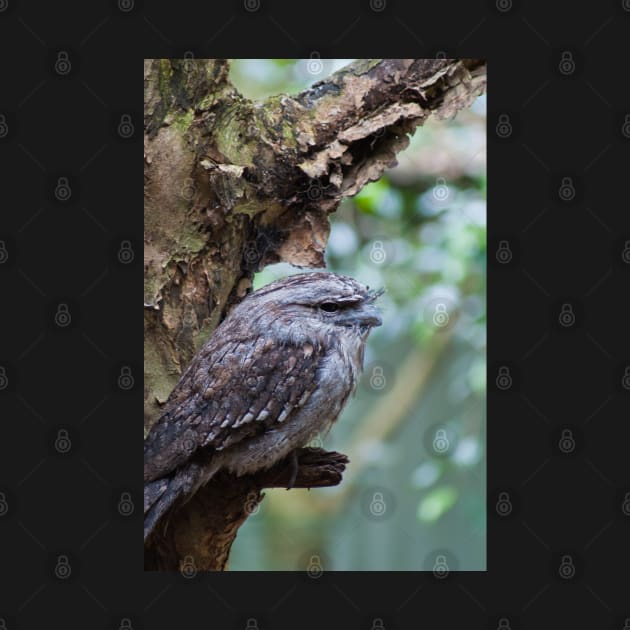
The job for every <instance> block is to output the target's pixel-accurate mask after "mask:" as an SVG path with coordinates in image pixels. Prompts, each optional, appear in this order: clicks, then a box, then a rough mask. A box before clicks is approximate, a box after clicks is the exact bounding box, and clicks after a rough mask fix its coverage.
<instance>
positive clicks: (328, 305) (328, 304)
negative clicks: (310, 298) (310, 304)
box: [319, 302, 339, 313]
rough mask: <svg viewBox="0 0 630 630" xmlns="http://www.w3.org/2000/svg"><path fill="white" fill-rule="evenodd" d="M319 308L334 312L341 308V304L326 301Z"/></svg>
mask: <svg viewBox="0 0 630 630" xmlns="http://www.w3.org/2000/svg"><path fill="white" fill-rule="evenodd" d="M319 308H321V309H322V311H326V312H327V313H334V312H335V311H338V310H339V304H335V303H334V302H324V303H323V304H320V305H319Z"/></svg>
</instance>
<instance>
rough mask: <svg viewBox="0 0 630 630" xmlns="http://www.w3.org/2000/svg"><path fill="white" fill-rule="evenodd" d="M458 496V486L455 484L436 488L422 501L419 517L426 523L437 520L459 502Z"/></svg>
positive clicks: (419, 506) (418, 511)
mask: <svg viewBox="0 0 630 630" xmlns="http://www.w3.org/2000/svg"><path fill="white" fill-rule="evenodd" d="M457 497H458V492H457V488H454V487H453V486H440V487H439V488H435V489H434V490H432V491H431V492H429V494H427V496H426V497H424V499H422V501H420V504H419V505H418V510H417V515H418V518H419V519H420V520H421V521H424V522H425V523H431V522H433V521H437V520H438V519H439V518H440V517H441V516H443V515H444V514H445V513H446V512H448V510H450V509H451V508H452V507H453V506H454V505H455V503H457Z"/></svg>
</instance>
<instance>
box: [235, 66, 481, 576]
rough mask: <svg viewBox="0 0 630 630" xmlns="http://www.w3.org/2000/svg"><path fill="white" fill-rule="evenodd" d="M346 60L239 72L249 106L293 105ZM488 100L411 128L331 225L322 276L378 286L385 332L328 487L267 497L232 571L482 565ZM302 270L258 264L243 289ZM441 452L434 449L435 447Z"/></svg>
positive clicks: (245, 530)
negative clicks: (265, 101)
mask: <svg viewBox="0 0 630 630" xmlns="http://www.w3.org/2000/svg"><path fill="white" fill-rule="evenodd" d="M349 61H350V60H322V64H321V65H322V70H321V76H319V77H318V76H313V75H312V73H309V71H308V62H309V60H237V61H234V62H233V66H232V75H233V78H234V80H235V83H236V85H237V87H239V89H241V91H243V93H244V94H245V95H246V96H249V97H250V98H264V97H266V96H269V95H271V94H276V93H279V92H295V91H298V90H301V89H304V88H305V87H306V86H308V85H309V84H310V83H312V82H314V81H315V80H317V79H319V78H323V77H325V76H326V75H327V74H329V73H330V72H331V71H334V70H335V69H337V68H339V67H341V66H343V65H344V64H345V63H347V62H349ZM485 138H486V111H485V97H480V98H479V99H477V101H476V102H475V103H474V104H473V106H472V107H471V108H470V109H469V110H466V111H463V112H460V113H459V114H458V116H457V117H456V118H455V119H454V120H451V121H432V120H429V121H428V122H427V123H426V124H425V125H424V126H423V127H420V128H418V130H417V131H416V133H415V135H414V136H413V137H412V138H411V142H410V145H409V147H408V148H407V149H406V150H405V151H404V152H403V153H401V154H400V155H399V156H398V161H399V164H398V166H396V167H395V168H393V169H390V170H389V171H388V172H387V173H385V174H384V175H383V176H382V177H381V178H380V179H379V180H378V181H376V182H373V183H371V184H369V185H368V186H366V187H365V188H363V190H362V191H361V192H360V193H359V194H358V195H357V196H356V197H354V198H353V199H348V200H345V201H344V202H343V203H342V204H341V206H340V207H339V209H338V211H337V212H336V213H335V214H333V215H331V217H330V219H331V226H332V229H331V234H330V239H329V242H328V247H327V265H328V268H329V269H330V270H333V271H338V272H340V273H345V274H348V275H351V276H353V277H355V278H357V279H358V280H360V281H362V282H364V283H365V284H368V285H369V286H372V287H378V286H383V287H385V289H386V293H385V295H384V296H383V297H382V298H381V299H380V302H381V306H382V310H383V319H384V324H383V326H382V327H381V328H378V329H376V330H375V331H374V332H373V333H372V335H371V336H370V340H369V344H368V348H367V352H366V358H365V366H366V367H365V372H364V375H363V377H362V380H361V383H360V385H359V387H358V389H357V393H356V397H355V398H354V399H353V400H351V401H350V403H349V405H348V406H347V408H346V409H345V410H344V412H343V414H342V417H341V418H340V419H339V420H338V422H337V423H336V424H335V426H334V427H333V429H332V431H331V432H330V434H329V435H328V436H320V439H319V440H318V441H316V444H315V445H317V446H323V447H324V448H326V449H329V450H338V451H341V452H344V453H346V454H348V456H349V457H350V464H349V466H348V468H347V469H346V473H345V475H344V480H343V482H342V483H341V485H340V486H338V487H336V488H326V489H318V490H313V491H307V490H292V491H291V492H286V491H284V490H273V491H267V492H266V494H267V497H266V499H265V500H264V501H263V502H262V504H261V506H260V510H259V512H258V513H256V514H254V515H252V516H251V517H250V518H249V519H248V521H247V522H246V523H245V525H244V526H243V527H242V528H241V530H240V531H239V535H238V538H237V541H236V543H235V545H234V548H233V551H232V557H231V568H232V570H239V569H243V570H257V569H268V570H304V569H306V568H307V566H308V564H309V563H311V562H312V561H313V557H315V558H316V560H318V561H319V562H321V564H322V566H323V568H324V570H328V569H332V570H431V569H432V568H433V566H434V563H435V561H436V557H437V556H438V555H442V556H444V557H445V558H446V560H447V563H448V565H449V568H450V569H451V570H484V569H485V568H486V520H485V501H486V495H485V487H486V456H485V455H486V453H485V444H486V440H485V391H486V355H485V350H486V159H485ZM300 271H301V270H299V269H295V268H293V267H290V266H288V265H286V264H279V265H273V266H270V267H267V268H266V269H264V270H262V272H261V273H259V274H257V275H256V277H255V284H254V288H258V287H260V286H262V285H264V284H267V283H268V282H270V281H272V280H273V279H275V278H278V277H282V276H284V275H288V274H291V273H298V272H300ZM445 445H446V447H445V448H443V447H444V446H445Z"/></svg>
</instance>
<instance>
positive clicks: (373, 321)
mask: <svg viewBox="0 0 630 630" xmlns="http://www.w3.org/2000/svg"><path fill="white" fill-rule="evenodd" d="M356 316H357V317H356V319H357V322H358V324H359V326H361V327H364V326H365V327H370V328H372V327H376V326H381V325H382V324H383V318H382V317H381V314H380V313H379V312H378V309H377V308H376V306H375V305H374V304H372V303H371V302H366V303H364V304H362V305H361V308H360V309H359V312H358V313H357V314H356Z"/></svg>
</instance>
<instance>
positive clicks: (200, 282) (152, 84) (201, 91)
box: [144, 59, 486, 570]
mask: <svg viewBox="0 0 630 630" xmlns="http://www.w3.org/2000/svg"><path fill="white" fill-rule="evenodd" d="M485 83H486V64H485V62H484V61H483V60H479V59H383V60H361V61H357V62H355V63H352V64H350V65H348V66H346V67H345V68H343V69H342V70H340V71H339V72H337V73H335V74H334V75H332V76H330V77H328V78H326V79H324V80H323V81H320V82H318V83H316V84H315V85H313V86H312V87H311V88H309V89H307V90H305V91H304V92H302V93H301V94H298V95H297V96H288V95H279V96H274V97H271V98H269V99H266V100H265V101H263V102H253V101H250V100H248V99H246V98H244V97H243V96H242V95H241V94H240V93H239V92H238V91H237V90H236V89H235V88H234V86H233V85H232V84H231V82H230V79H229V62H228V60H226V59H213V60H191V59H186V60H167V59H153V60H145V63H144V88H145V105H144V132H145V133H144V161H145V174H144V200H145V201H144V204H145V246H144V270H145V287H144V312H145V317H144V347H145V360H144V365H145V368H144V369H145V375H144V415H145V420H144V424H145V435H146V431H147V430H148V429H149V428H150V426H151V425H152V423H153V422H154V421H155V420H156V419H157V417H158V416H159V413H160V407H161V405H163V404H164V402H165V401H166V399H167V397H168V395H169V394H170V392H171V390H172V389H173V387H174V386H175V384H176V383H177V381H178V379H179V376H180V375H181V373H182V371H183V370H184V369H185V368H186V366H187V364H188V363H189V362H190V360H191V359H192V357H193V355H194V353H195V352H196V350H197V348H198V347H199V346H200V345H201V344H202V343H203V342H205V341H206V339H207V338H208V337H209V335H210V334H211V332H212V331H213V330H214V328H216V326H217V325H218V324H219V322H220V321H221V320H222V319H223V318H224V317H225V315H226V313H227V311H228V310H229V308H230V307H231V305H233V304H234V303H235V302H237V301H239V300H240V299H242V298H243V297H244V296H245V294H246V293H247V291H248V290H249V289H250V287H251V285H252V278H253V274H254V273H255V272H256V271H258V270H260V269H262V268H263V267H264V266H265V265H267V264H270V263H274V262H279V261H286V262H289V263H291V264H293V265H297V266H300V267H323V266H325V262H324V252H325V247H326V242H327V238H328V234H329V229H330V226H329V223H328V215H329V214H330V213H331V212H334V211H335V209H336V208H337V206H338V205H339V203H340V202H341V200H342V199H343V198H344V197H349V196H353V195H355V194H356V193H357V192H359V190H361V188H362V187H363V186H364V185H365V184H367V183H368V182H370V181H374V180H376V179H378V178H379V177H380V175H381V174H382V173H383V171H384V170H385V169H386V168H389V167H391V166H394V165H395V164H396V154H397V153H398V152H399V151H401V150H403V149H404V148H405V147H406V146H407V145H408V143H409V137H408V134H410V133H412V132H413V131H414V130H415V128H416V127H417V126H418V125H421V124H423V123H424V121H425V120H426V119H427V118H428V117H429V116H430V115H434V116H437V117H439V118H449V117H452V116H453V115H454V114H455V113H456V112H457V111H458V110H460V109H462V108H465V107H467V106H468V105H470V103H472V101H473V100H474V99H475V98H476V97H477V96H478V95H479V94H481V93H482V92H483V91H484V89H485ZM328 455H329V456H330V457H328V458H326V457H325V456H322V455H321V454H320V461H319V464H318V465H315V464H313V462H310V463H309V462H307V463H306V464H304V465H301V466H300V468H299V471H298V479H302V481H304V480H305V478H306V477H305V476H306V475H311V477H309V483H310V484H311V485H310V486H309V487H315V486H316V485H321V483H320V482H322V483H325V482H326V480H327V481H328V484H329V485H330V484H331V483H338V482H339V479H340V477H339V479H337V477H336V476H335V475H333V476H332V477H331V476H330V475H329V474H328V473H329V472H330V469H335V465H336V464H337V465H338V464H339V460H338V459H336V456H339V454H328ZM322 458H323V459H322ZM331 467H332V468H331ZM285 468H286V465H285ZM314 471H316V474H315V477H313V476H312V475H313V472H314ZM327 471H328V472H327ZM276 472H277V471H276ZM338 472H339V471H338ZM317 475H321V478H320V477H318V476H317ZM339 475H340V472H339ZM300 476H302V477H300ZM287 478H288V477H287ZM318 479H319V481H318ZM335 480H336V481H335ZM269 483H270V478H269V477H268V476H265V475H263V476H261V477H260V478H258V476H257V478H256V479H253V478H249V479H246V478H243V479H240V480H237V479H235V478H221V479H218V478H217V480H216V481H213V482H211V483H210V484H209V485H208V487H206V489H204V490H202V491H200V492H199V493H198V495H196V496H195V497H194V498H193V499H192V500H191V501H190V502H189V503H187V504H186V505H185V506H183V507H181V508H180V509H178V510H177V511H176V512H174V513H172V514H171V517H170V520H169V526H168V527H167V528H166V532H167V533H163V534H162V535H161V536H160V537H159V538H158V537H154V538H153V539H152V542H151V545H150V546H149V547H148V548H147V553H146V556H145V557H146V566H147V568H167V569H175V568H178V567H180V568H181V566H182V562H183V561H184V558H186V557H187V556H190V557H192V558H193V560H194V562H195V566H196V568H197V569H206V570H212V569H215V570H216V569H219V570H220V569H223V568H225V566H226V562H227V556H228V553H229V549H230V547H231V544H232V541H233V540H234V537H235V536H236V532H237V530H238V527H239V526H240V524H242V522H243V521H244V520H245V518H246V517H247V515H248V512H247V509H245V508H244V506H245V505H246V504H247V503H248V501H249V502H250V503H251V502H252V501H254V500H255V502H256V503H257V502H258V501H259V500H260V499H261V498H262V495H261V494H260V489H261V488H264V487H270V486H269V485H268V484H269ZM252 497H253V498H252ZM217 515H219V516H217Z"/></svg>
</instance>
